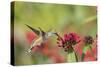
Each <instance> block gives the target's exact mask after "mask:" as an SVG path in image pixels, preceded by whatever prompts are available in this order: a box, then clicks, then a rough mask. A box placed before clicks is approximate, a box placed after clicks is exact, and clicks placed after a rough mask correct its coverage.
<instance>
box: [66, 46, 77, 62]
mask: <svg viewBox="0 0 100 67" xmlns="http://www.w3.org/2000/svg"><path fill="white" fill-rule="evenodd" d="M72 50H73V51H72V52H68V54H67V62H78V57H77V54H76V52H75V51H74V49H73V47H72Z"/></svg>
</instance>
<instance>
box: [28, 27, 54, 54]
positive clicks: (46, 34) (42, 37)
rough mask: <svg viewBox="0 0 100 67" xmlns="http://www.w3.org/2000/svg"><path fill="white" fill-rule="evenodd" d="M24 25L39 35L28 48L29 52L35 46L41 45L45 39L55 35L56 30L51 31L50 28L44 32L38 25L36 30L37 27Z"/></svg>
mask: <svg viewBox="0 0 100 67" xmlns="http://www.w3.org/2000/svg"><path fill="white" fill-rule="evenodd" d="M26 26H27V27H28V28H30V29H31V30H32V31H33V32H35V33H36V34H37V35H38V36H39V37H38V38H37V39H36V40H35V41H34V40H33V42H32V44H31V46H30V48H29V50H28V52H29V53H30V52H31V51H32V49H33V48H34V47H35V46H43V45H44V43H45V42H46V40H48V39H49V38H50V37H51V36H53V35H56V32H51V30H49V31H48V32H44V31H43V30H42V29H41V28H40V27H39V30H37V29H34V28H32V27H31V26H29V25H26Z"/></svg>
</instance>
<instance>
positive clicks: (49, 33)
mask: <svg viewBox="0 0 100 67" xmlns="http://www.w3.org/2000/svg"><path fill="white" fill-rule="evenodd" d="M51 36H56V32H48V33H47V37H51Z"/></svg>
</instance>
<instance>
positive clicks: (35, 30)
mask: <svg viewBox="0 0 100 67" xmlns="http://www.w3.org/2000/svg"><path fill="white" fill-rule="evenodd" d="M25 25H26V26H27V27H28V28H30V29H31V30H32V31H33V32H35V33H36V34H37V35H38V36H39V35H40V31H39V30H37V29H34V28H32V27H31V26H29V25H27V24H25Z"/></svg>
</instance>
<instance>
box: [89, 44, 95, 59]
mask: <svg viewBox="0 0 100 67" xmlns="http://www.w3.org/2000/svg"><path fill="white" fill-rule="evenodd" d="M89 48H90V51H91V54H92V56H93V57H94V58H95V60H96V59H97V58H96V57H95V55H94V54H93V52H92V47H91V45H89Z"/></svg>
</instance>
